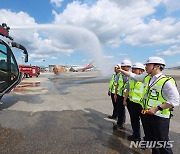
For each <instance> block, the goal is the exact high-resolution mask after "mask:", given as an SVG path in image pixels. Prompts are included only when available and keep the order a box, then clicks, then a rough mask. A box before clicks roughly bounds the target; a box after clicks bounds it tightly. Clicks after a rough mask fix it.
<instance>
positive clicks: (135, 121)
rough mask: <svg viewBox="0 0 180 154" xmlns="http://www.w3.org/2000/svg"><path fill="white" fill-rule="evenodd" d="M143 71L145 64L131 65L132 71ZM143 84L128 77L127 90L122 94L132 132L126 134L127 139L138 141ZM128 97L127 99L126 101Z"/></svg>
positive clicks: (139, 136) (137, 72)
mask: <svg viewBox="0 0 180 154" xmlns="http://www.w3.org/2000/svg"><path fill="white" fill-rule="evenodd" d="M144 71H145V66H144V65H143V64H142V63H135V64H134V65H132V72H133V73H135V74H139V75H140V74H142V73H143V72H144ZM143 92H144V84H143V83H142V82H140V81H136V80H134V79H132V78H130V79H129V81H128V85H127V90H126V93H125V96H124V102H123V105H125V106H127V109H128V111H129V115H130V120H131V127H132V130H133V134H132V135H130V136H128V140H131V141H140V140H141V133H140V113H141V110H142V104H141V99H142V97H143ZM128 97H129V101H127V99H128Z"/></svg>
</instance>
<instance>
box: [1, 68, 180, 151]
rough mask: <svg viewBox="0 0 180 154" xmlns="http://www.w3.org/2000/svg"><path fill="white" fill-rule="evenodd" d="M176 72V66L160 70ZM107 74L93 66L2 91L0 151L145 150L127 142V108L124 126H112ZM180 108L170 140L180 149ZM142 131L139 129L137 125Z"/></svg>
mask: <svg viewBox="0 0 180 154" xmlns="http://www.w3.org/2000/svg"><path fill="white" fill-rule="evenodd" d="M165 73H166V74H168V73H169V74H173V76H174V77H175V78H176V81H177V85H178V89H179V91H180V72H179V71H169V70H167V71H165ZM109 79H110V78H109V77H108V78H107V77H102V76H101V74H100V73H98V72H75V73H67V74H60V75H54V74H51V73H45V74H41V76H40V77H39V78H29V79H24V80H23V81H22V82H21V84H20V85H18V86H17V87H16V88H15V90H14V91H12V92H11V93H10V94H8V95H6V96H4V97H3V99H2V100H3V101H4V104H3V105H2V106H0V110H1V111H0V153H3V154H5V153H15V154H16V153H17V154H21V153H22V154H25V153H37V154H41V153H48V154H61V153H62V154H76V153H77V154H96V153H97V154H119V153H122V154H126V153H128V154H131V153H133V154H136V153H145V154H148V153H151V152H150V150H145V151H144V150H141V149H135V148H129V146H130V142H129V141H128V140H127V136H128V135H131V133H132V130H131V126H130V120H129V116H128V112H126V113H127V116H126V117H127V119H126V124H125V128H124V129H123V130H121V131H118V130H114V129H113V121H111V120H109V119H107V116H108V115H111V114H112V103H111V99H110V97H109V96H108V95H107V91H108V82H109ZM179 111H180V108H179V107H176V108H175V110H174V112H173V114H174V117H173V118H172V119H171V126H170V140H172V141H174V144H173V146H174V147H173V151H174V153H175V154H176V153H177V154H178V153H179V143H180V140H179V139H180V116H179V115H180V112H179ZM142 136H143V131H142Z"/></svg>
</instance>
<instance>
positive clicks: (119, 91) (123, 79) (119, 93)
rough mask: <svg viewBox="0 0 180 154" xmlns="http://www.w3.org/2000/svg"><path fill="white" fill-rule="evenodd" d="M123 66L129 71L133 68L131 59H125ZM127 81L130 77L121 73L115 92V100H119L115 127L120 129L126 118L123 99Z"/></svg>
mask: <svg viewBox="0 0 180 154" xmlns="http://www.w3.org/2000/svg"><path fill="white" fill-rule="evenodd" d="M121 68H122V69H123V70H125V71H129V70H130V68H131V61H130V60H127V59H125V60H123V62H122V63H121ZM127 82H128V77H127V76H125V75H123V74H121V73H120V74H119V80H118V82H117V85H116V88H115V94H114V100H115V102H117V113H118V120H117V125H115V126H114V128H115V129H116V128H117V129H118V130H119V129H122V128H123V124H124V123H125V119H126V116H125V107H124V105H123V99H124V94H125V90H126V84H127Z"/></svg>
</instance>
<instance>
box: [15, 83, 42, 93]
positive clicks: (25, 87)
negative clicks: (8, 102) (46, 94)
mask: <svg viewBox="0 0 180 154" xmlns="http://www.w3.org/2000/svg"><path fill="white" fill-rule="evenodd" d="M40 86H41V83H40V82H21V83H20V84H19V85H17V86H16V87H15V88H14V89H13V92H15V93H16V92H17V93H22V92H28V91H31V90H32V88H34V87H40ZM41 90H43V88H42V89H41Z"/></svg>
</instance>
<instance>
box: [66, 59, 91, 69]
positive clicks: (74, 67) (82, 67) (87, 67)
mask: <svg viewBox="0 0 180 154" xmlns="http://www.w3.org/2000/svg"><path fill="white" fill-rule="evenodd" d="M93 67H94V62H93V61H91V62H90V63H89V64H88V65H87V66H71V67H70V68H69V71H70V72H84V71H86V70H88V69H91V68H93Z"/></svg>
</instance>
